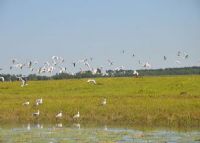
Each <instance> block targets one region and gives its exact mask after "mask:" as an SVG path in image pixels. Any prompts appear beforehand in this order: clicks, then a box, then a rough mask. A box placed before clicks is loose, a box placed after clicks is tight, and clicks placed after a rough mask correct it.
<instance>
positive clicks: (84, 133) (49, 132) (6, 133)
mask: <svg viewBox="0 0 200 143" xmlns="http://www.w3.org/2000/svg"><path fill="white" fill-rule="evenodd" d="M1 142H6V143H13V142H18V143H21V142H22V143H26V142H28V143H70V142H71V143H76V142H81V143H84V142H97V143H99V142H109V143H112V142H114V143H125V142H135V143H154V142H158V143H178V142H180V143H182V142H185V143H187V142H190V143H191V142H194V143H195V142H200V131H187V132H184V131H179V132H177V131H172V130H167V129H166V130H158V129H154V130H150V131H146V130H137V129H130V128H128V129H127V128H114V127H109V126H108V125H104V126H102V127H87V126H83V125H82V126H81V124H80V123H74V124H72V125H63V124H62V123H57V124H54V125H43V124H39V123H36V124H30V123H28V124H26V125H17V126H16V125H15V126H11V127H1V128H0V143H1Z"/></svg>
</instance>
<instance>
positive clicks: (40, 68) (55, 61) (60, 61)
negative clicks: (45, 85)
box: [0, 50, 189, 87]
mask: <svg viewBox="0 0 200 143" xmlns="http://www.w3.org/2000/svg"><path fill="white" fill-rule="evenodd" d="M122 54H125V50H123V51H122ZM132 57H135V54H132ZM188 58H189V54H187V53H186V52H183V51H178V52H177V54H176V60H175V63H176V64H178V65H179V64H181V62H182V60H183V59H188ZM163 60H164V61H167V60H168V58H167V56H163ZM92 61H93V58H92V57H90V58H84V59H79V60H77V61H74V62H72V63H71V64H72V66H73V67H74V68H76V69H77V68H78V69H79V72H80V73H84V72H85V71H91V72H92V74H94V75H95V74H98V73H99V72H101V73H103V74H104V75H107V73H106V72H105V71H106V69H105V66H99V67H97V68H94V67H92V66H91V62H92ZM138 64H139V66H140V67H143V68H145V69H150V68H152V65H151V63H150V62H149V61H146V62H142V61H141V60H138ZM107 65H108V66H109V67H110V68H112V69H113V70H116V71H119V70H124V69H125V67H124V66H117V67H116V65H115V62H114V61H112V60H111V59H107ZM9 67H10V70H11V71H12V70H14V71H15V70H16V69H19V70H20V71H22V70H23V69H29V71H30V72H31V74H39V75H40V74H50V75H52V74H53V73H68V74H70V75H75V73H73V72H69V71H68V69H67V67H66V66H65V60H64V58H63V57H59V56H52V57H51V59H50V60H48V61H45V62H43V64H42V65H39V62H38V61H37V60H30V61H28V62H20V61H19V60H18V59H16V58H14V59H12V60H11V65H10V66H9ZM83 69H84V70H83ZM0 70H3V69H2V68H0ZM103 71H104V72H103ZM133 74H134V75H135V76H138V75H139V73H138V72H137V71H136V70H135V71H134V73H133ZM17 78H18V79H19V80H20V81H21V82H22V84H21V86H22V87H23V86H26V85H27V80H26V78H25V76H23V77H17ZM0 80H1V81H2V82H4V81H5V79H4V77H3V76H1V77H0ZM88 82H89V83H94V84H96V83H95V82H94V81H92V80H91V81H88Z"/></svg>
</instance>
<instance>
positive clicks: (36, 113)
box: [32, 110, 40, 117]
mask: <svg viewBox="0 0 200 143" xmlns="http://www.w3.org/2000/svg"><path fill="white" fill-rule="evenodd" d="M32 115H33V116H34V117H39V115H40V111H39V110H38V111H37V112H35V113H33V114H32Z"/></svg>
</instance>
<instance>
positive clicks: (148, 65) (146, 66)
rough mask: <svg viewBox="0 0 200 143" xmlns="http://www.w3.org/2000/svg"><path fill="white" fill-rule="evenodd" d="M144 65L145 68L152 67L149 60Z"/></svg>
mask: <svg viewBox="0 0 200 143" xmlns="http://www.w3.org/2000/svg"><path fill="white" fill-rule="evenodd" d="M143 67H145V68H151V64H149V63H148V62H146V63H145V64H144V65H143Z"/></svg>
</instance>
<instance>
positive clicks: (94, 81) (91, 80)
mask: <svg viewBox="0 0 200 143" xmlns="http://www.w3.org/2000/svg"><path fill="white" fill-rule="evenodd" d="M87 82H88V83H93V84H97V83H96V80H94V79H88V80H87Z"/></svg>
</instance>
